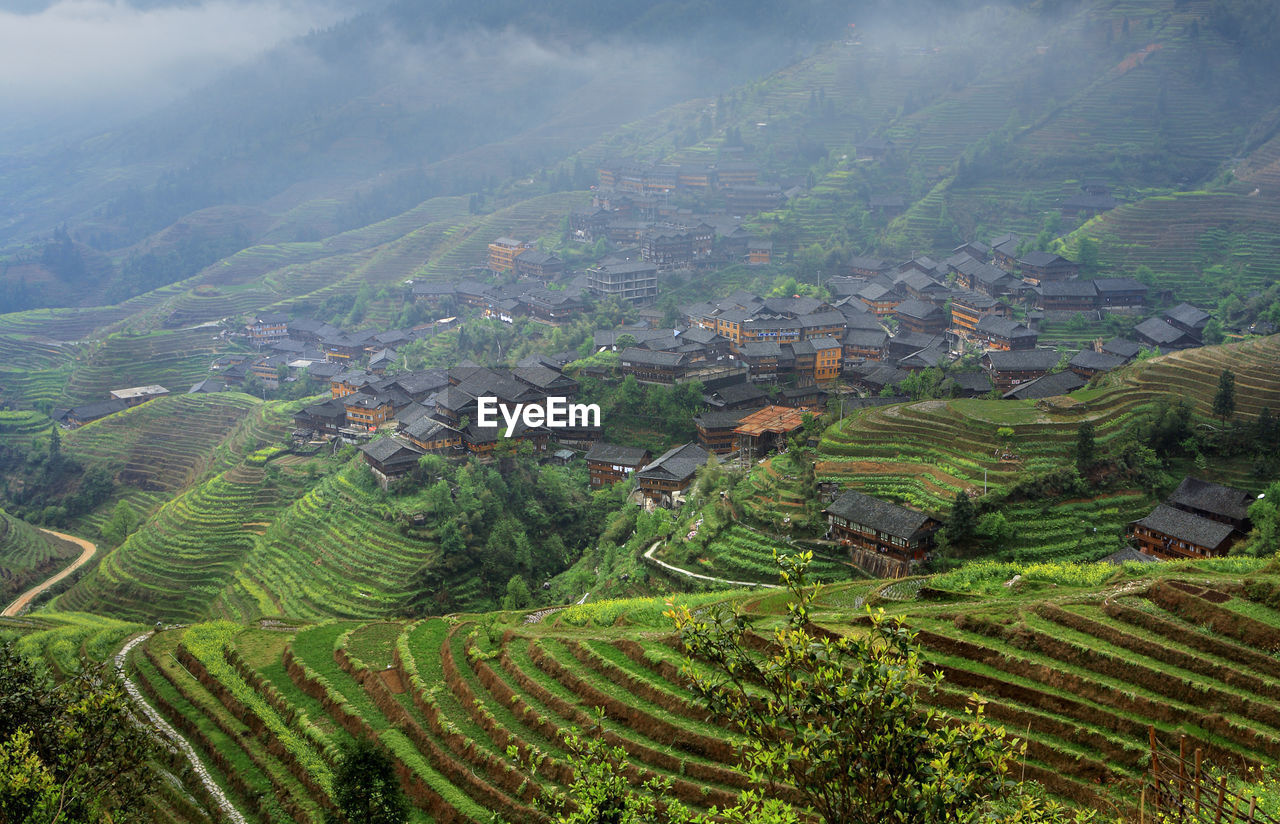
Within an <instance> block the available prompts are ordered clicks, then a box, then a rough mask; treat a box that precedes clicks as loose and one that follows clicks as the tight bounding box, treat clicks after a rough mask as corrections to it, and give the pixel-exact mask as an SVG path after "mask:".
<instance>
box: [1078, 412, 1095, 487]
mask: <svg viewBox="0 0 1280 824" xmlns="http://www.w3.org/2000/svg"><path fill="white" fill-rule="evenodd" d="M1095 451H1096V446H1095V444H1094V439H1093V421H1084V422H1083V423H1081V424H1080V426H1079V427H1077V428H1076V469H1077V470H1078V471H1079V472H1080V474H1081V475H1083V474H1084V473H1085V472H1086V471H1087V470H1088V469H1089V467H1091V466H1093V459H1094V453H1095Z"/></svg>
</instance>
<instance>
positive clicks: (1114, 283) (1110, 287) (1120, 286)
mask: <svg viewBox="0 0 1280 824" xmlns="http://www.w3.org/2000/svg"><path fill="white" fill-rule="evenodd" d="M1093 285H1094V286H1096V287H1098V293H1099V294H1103V295H1105V294H1110V293H1111V292H1144V293H1145V292H1146V291H1147V285H1146V284H1145V283H1143V282H1142V281H1140V280H1135V279H1133V278H1094V280H1093Z"/></svg>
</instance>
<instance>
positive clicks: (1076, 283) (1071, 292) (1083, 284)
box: [1039, 280, 1098, 312]
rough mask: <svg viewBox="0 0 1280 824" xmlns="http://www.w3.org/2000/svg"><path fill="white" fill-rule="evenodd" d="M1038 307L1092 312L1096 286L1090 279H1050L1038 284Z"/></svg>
mask: <svg viewBox="0 0 1280 824" xmlns="http://www.w3.org/2000/svg"><path fill="white" fill-rule="evenodd" d="M1039 290H1040V308H1041V309H1043V310H1044V311H1046V312H1092V311H1093V310H1095V309H1097V308H1098V287H1097V286H1095V285H1094V282H1093V281H1091V280H1050V281H1046V282H1044V283H1041V284H1040V287H1039Z"/></svg>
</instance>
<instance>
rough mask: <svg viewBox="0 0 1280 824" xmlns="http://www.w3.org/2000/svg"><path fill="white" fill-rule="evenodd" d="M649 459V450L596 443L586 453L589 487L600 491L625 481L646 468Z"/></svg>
mask: <svg viewBox="0 0 1280 824" xmlns="http://www.w3.org/2000/svg"><path fill="white" fill-rule="evenodd" d="M651 458H652V456H651V455H650V454H649V450H647V449H643V448H641V447H636V446H619V445H618V444H613V443H605V442H604V441H596V442H595V443H594V444H592V445H591V449H589V450H588V451H587V474H588V475H589V476H590V478H591V487H592V488H593V489H600V488H601V487H606V486H612V485H613V484H615V483H617V482H618V481H622V480H626V479H627V478H630V477H631V476H632V475H633V474H634V473H636V472H638V471H639V470H640V469H642V468H644V467H645V466H647V465H648V464H649V461H650V460H651Z"/></svg>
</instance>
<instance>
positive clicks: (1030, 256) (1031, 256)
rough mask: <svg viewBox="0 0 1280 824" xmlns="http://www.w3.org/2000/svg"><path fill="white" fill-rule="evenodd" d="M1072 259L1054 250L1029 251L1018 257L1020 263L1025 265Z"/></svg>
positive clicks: (1063, 261) (1065, 261)
mask: <svg viewBox="0 0 1280 824" xmlns="http://www.w3.org/2000/svg"><path fill="white" fill-rule="evenodd" d="M1070 262H1071V261H1069V260H1067V259H1066V258H1063V257H1062V256H1060V255H1055V254H1053V253H1052V252H1027V253H1026V254H1025V255H1023V256H1022V257H1020V258H1018V263H1021V264H1022V265H1024V266H1048V265H1050V264H1053V263H1070Z"/></svg>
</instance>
